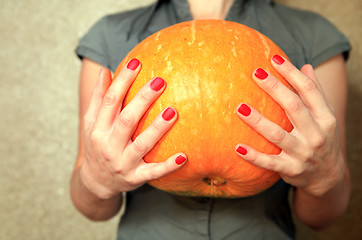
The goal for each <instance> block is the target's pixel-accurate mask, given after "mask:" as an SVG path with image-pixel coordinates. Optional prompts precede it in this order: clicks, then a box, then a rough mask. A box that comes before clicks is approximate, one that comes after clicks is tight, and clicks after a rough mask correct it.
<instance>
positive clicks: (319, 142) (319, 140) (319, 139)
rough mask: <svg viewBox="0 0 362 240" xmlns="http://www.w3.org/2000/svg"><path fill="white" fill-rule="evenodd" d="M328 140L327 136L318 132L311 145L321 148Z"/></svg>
mask: <svg viewBox="0 0 362 240" xmlns="http://www.w3.org/2000/svg"><path fill="white" fill-rule="evenodd" d="M326 141H327V138H326V136H324V135H322V134H317V135H316V136H314V137H313V138H312V139H311V145H312V147H313V148H316V149H318V148H321V147H323V146H324V145H325V143H326Z"/></svg>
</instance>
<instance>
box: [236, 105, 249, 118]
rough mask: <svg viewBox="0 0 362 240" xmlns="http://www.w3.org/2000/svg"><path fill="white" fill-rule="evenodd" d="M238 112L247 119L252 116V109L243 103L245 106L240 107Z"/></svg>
mask: <svg viewBox="0 0 362 240" xmlns="http://www.w3.org/2000/svg"><path fill="white" fill-rule="evenodd" d="M238 112H239V113H240V114H241V115H243V116H245V117H247V116H249V115H250V113H251V109H250V107H249V106H248V105H246V104H244V103H243V104H241V105H240V107H239V109H238Z"/></svg>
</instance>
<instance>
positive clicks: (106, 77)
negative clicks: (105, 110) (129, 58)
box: [84, 68, 112, 126]
mask: <svg viewBox="0 0 362 240" xmlns="http://www.w3.org/2000/svg"><path fill="white" fill-rule="evenodd" d="M111 82H112V77H111V72H110V71H109V70H108V69H106V68H102V69H101V70H100V71H99V77H98V80H97V82H96V84H95V85H94V88H93V92H92V95H91V99H90V101H89V105H88V109H87V112H86V114H85V116H84V119H85V124H86V125H87V126H93V123H94V121H95V119H96V118H97V115H98V111H99V108H100V107H101V105H102V99H103V96H104V94H105V93H106V91H107V89H108V88H109V86H110V85H111Z"/></svg>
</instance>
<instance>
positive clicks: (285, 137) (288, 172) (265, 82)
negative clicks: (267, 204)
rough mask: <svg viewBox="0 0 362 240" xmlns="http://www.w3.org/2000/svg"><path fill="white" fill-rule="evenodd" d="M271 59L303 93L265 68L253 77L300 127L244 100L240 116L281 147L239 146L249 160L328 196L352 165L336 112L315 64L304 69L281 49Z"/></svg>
mask: <svg viewBox="0 0 362 240" xmlns="http://www.w3.org/2000/svg"><path fill="white" fill-rule="evenodd" d="M271 62H272V65H273V67H274V68H275V69H276V70H277V71H278V72H279V73H280V74H281V75H282V76H283V77H284V78H285V79H286V80H287V81H288V82H289V83H290V84H291V85H292V86H293V87H294V88H295V89H296V91H297V92H298V95H297V94H296V93H294V92H293V91H291V90H290V89H289V88H287V87H286V86H285V85H283V84H282V83H281V82H280V81H279V80H278V79H276V78H275V77H274V76H272V75H271V74H270V73H268V72H266V71H265V70H263V69H261V68H259V69H257V70H255V72H254V74H253V79H254V80H255V82H256V83H257V84H258V85H259V87H260V88H261V89H263V90H264V91H266V92H267V93H268V94H269V95H270V96H271V97H272V98H273V99H274V100H275V101H276V102H277V103H278V104H279V105H280V106H281V107H282V108H283V109H284V110H285V112H286V114H287V116H288V118H289V120H290V122H291V123H292V125H293V126H294V129H293V130H292V131H291V132H287V131H285V130H284V129H282V128H281V127H280V126H278V125H277V124H275V123H273V122H271V121H270V120H268V119H266V118H265V117H264V116H262V115H261V114H260V113H259V112H258V111H256V110H255V109H253V108H252V107H251V106H248V105H247V103H242V104H240V105H239V106H238V111H237V114H238V116H239V117H240V118H241V119H242V120H243V121H244V122H245V123H247V124H248V125H249V126H250V127H252V128H253V129H254V130H255V131H257V132H259V133H260V134H261V135H263V136H264V137H265V138H266V139H268V140H269V141H270V142H271V143H273V144H275V145H276V146H278V147H280V148H281V152H280V154H278V155H270V154H265V153H262V152H259V151H256V150H255V149H252V148H251V147H250V146H247V145H245V144H239V145H238V146H237V147H236V151H237V153H238V154H239V155H240V156H241V157H242V158H243V159H245V160H246V161H249V162H251V163H253V164H255V165H257V166H259V167H262V168H265V169H269V170H272V171H275V172H278V173H279V174H280V176H281V177H282V178H283V180H284V181H285V182H287V183H289V184H291V185H293V186H295V187H297V188H299V189H300V190H302V191H303V192H305V193H307V194H310V195H312V196H322V195H323V194H325V193H327V192H328V191H329V190H330V189H332V188H333V187H334V186H335V185H336V184H337V183H339V182H341V181H342V179H343V177H344V175H345V171H346V166H345V161H344V157H343V153H342V151H341V146H340V139H339V138H340V134H339V129H338V123H337V119H336V116H335V114H334V111H333V109H332V107H331V106H330V104H329V103H328V101H327V99H326V97H325V94H324V93H323V90H322V88H321V86H320V84H319V83H318V81H317V79H316V76H315V74H314V70H313V68H312V66H311V65H305V66H304V67H302V69H301V70H300V71H299V70H298V69H297V68H296V67H294V66H293V65H292V64H291V63H290V62H289V61H287V60H286V59H284V58H282V57H280V56H279V55H275V56H274V57H273V58H272V60H271Z"/></svg>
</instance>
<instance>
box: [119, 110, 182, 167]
mask: <svg viewBox="0 0 362 240" xmlns="http://www.w3.org/2000/svg"><path fill="white" fill-rule="evenodd" d="M176 119H177V112H176V111H175V110H174V109H173V108H167V109H165V110H164V111H162V113H160V114H159V115H158V116H157V117H156V118H155V120H154V121H153V122H152V123H151V124H150V126H148V127H147V128H146V130H145V131H143V132H142V133H141V134H140V135H138V136H137V137H136V139H135V140H134V141H133V142H132V143H131V144H130V145H128V146H127V148H126V150H125V155H124V156H125V157H124V159H125V160H124V161H123V163H122V164H130V165H132V164H134V162H137V161H141V160H142V158H143V157H144V155H146V154H147V153H148V152H149V151H150V150H151V149H152V148H153V147H154V145H155V144H156V143H157V142H158V141H159V140H160V139H161V137H162V136H163V135H164V134H165V133H166V132H167V131H168V130H169V129H170V128H171V126H172V125H173V124H174V123H175V121H176ZM119 164H121V163H119Z"/></svg>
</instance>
